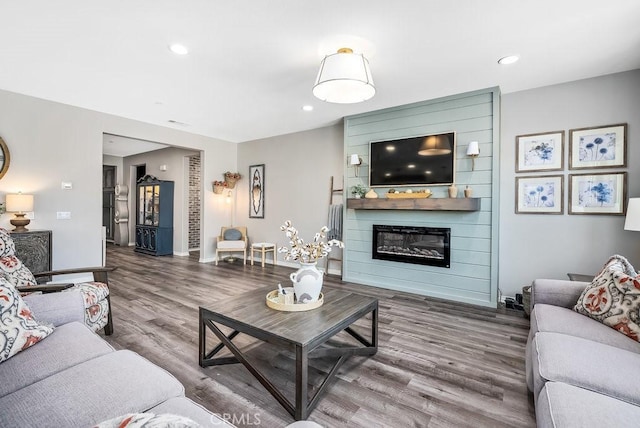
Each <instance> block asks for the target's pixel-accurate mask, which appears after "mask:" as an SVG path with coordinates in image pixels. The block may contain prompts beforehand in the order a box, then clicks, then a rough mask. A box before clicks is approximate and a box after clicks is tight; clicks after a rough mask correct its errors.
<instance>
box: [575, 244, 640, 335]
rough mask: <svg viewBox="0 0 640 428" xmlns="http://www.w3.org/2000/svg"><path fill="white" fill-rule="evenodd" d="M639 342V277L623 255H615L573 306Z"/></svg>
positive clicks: (576, 309) (577, 310) (579, 311)
mask: <svg viewBox="0 0 640 428" xmlns="http://www.w3.org/2000/svg"><path fill="white" fill-rule="evenodd" d="M573 309H574V310H575V311H576V312H578V313H581V314H583V315H586V316H588V317H590V318H593V319H594V320H596V321H600V322H601V323H603V324H604V325H607V326H609V327H611V328H613V329H615V330H617V331H619V332H620V333H622V334H625V335H627V336H628V337H630V338H631V339H633V340H635V341H638V342H640V276H638V274H637V273H636V271H635V269H634V268H633V266H631V264H630V263H629V262H628V261H627V259H626V258H624V257H623V256H619V255H615V256H612V257H611V258H610V259H609V260H608V261H607V263H605V265H604V268H603V269H602V271H600V273H599V274H598V275H596V277H595V278H594V279H593V281H592V282H591V284H590V285H589V286H588V287H587V288H585V290H584V291H583V292H582V294H581V295H580V298H579V299H578V302H577V303H576V305H575V307H574V308H573Z"/></svg>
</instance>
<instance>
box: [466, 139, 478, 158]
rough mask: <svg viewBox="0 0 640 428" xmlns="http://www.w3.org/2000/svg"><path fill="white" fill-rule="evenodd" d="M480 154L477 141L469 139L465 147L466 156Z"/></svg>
mask: <svg viewBox="0 0 640 428" xmlns="http://www.w3.org/2000/svg"><path fill="white" fill-rule="evenodd" d="M479 154H480V147H478V142H477V141H470V142H469V147H467V156H478V155H479Z"/></svg>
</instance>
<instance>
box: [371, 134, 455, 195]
mask: <svg viewBox="0 0 640 428" xmlns="http://www.w3.org/2000/svg"><path fill="white" fill-rule="evenodd" d="M455 138H456V135H455V132H447V133H444V134H436V135H422V136H419V137H410V138H402V139H398V140H387V141H372V142H371V144H370V146H369V186H370V187H376V186H377V187H394V186H434V185H450V184H453V182H454V176H455V153H456V144H455V143H456V142H455Z"/></svg>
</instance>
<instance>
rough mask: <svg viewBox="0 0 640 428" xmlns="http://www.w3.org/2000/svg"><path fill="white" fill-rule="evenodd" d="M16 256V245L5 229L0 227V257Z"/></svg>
mask: <svg viewBox="0 0 640 428" xmlns="http://www.w3.org/2000/svg"><path fill="white" fill-rule="evenodd" d="M15 254H16V244H15V243H14V242H13V238H12V237H11V235H10V234H9V231H8V230H7V229H4V228H2V227H0V257H4V256H14V255H15Z"/></svg>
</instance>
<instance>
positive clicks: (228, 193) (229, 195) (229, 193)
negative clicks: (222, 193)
mask: <svg viewBox="0 0 640 428" xmlns="http://www.w3.org/2000/svg"><path fill="white" fill-rule="evenodd" d="M225 202H226V203H228V204H230V203H231V190H227V197H226V199H225Z"/></svg>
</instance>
